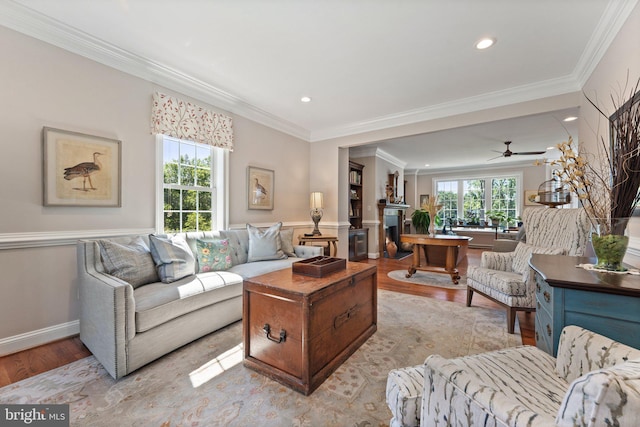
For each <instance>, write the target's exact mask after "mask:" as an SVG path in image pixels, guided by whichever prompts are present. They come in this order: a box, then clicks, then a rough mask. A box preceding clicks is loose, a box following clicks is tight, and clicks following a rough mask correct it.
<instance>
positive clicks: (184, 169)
mask: <svg viewBox="0 0 640 427" xmlns="http://www.w3.org/2000/svg"><path fill="white" fill-rule="evenodd" d="M194 173H195V168H194V167H193V166H185V165H184V164H183V165H181V168H180V184H181V185H189V186H192V185H194V184H195V182H194Z"/></svg>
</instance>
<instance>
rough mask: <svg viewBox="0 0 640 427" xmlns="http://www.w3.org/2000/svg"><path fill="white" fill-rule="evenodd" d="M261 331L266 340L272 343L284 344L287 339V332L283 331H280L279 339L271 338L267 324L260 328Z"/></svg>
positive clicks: (269, 327)
mask: <svg viewBox="0 0 640 427" xmlns="http://www.w3.org/2000/svg"><path fill="white" fill-rule="evenodd" d="M262 330H263V331H264V333H265V335H266V337H267V339H268V340H269V341H273V342H274V343H277V344H280V343H281V342H284V341H286V339H287V331H285V330H284V329H280V339H275V338H274V337H272V336H271V326H269V324H268V323H265V324H264V326H263V327H262Z"/></svg>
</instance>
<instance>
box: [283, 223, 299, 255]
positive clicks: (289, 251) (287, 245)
mask: <svg viewBox="0 0 640 427" xmlns="http://www.w3.org/2000/svg"><path fill="white" fill-rule="evenodd" d="M280 245H281V246H282V252H284V253H285V255H287V256H296V253H295V251H294V250H293V228H287V229H286V230H280Z"/></svg>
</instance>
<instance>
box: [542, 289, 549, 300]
mask: <svg viewBox="0 0 640 427" xmlns="http://www.w3.org/2000/svg"><path fill="white" fill-rule="evenodd" d="M542 295H544V300H545V301H546V302H551V294H550V293H549V292H547V291H544V293H543V294H542Z"/></svg>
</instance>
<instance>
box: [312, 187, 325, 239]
mask: <svg viewBox="0 0 640 427" xmlns="http://www.w3.org/2000/svg"><path fill="white" fill-rule="evenodd" d="M310 206H311V212H310V213H311V219H312V220H313V224H314V228H313V235H314V236H321V235H322V233H320V230H319V229H318V223H319V222H320V219H322V209H323V208H324V195H323V194H322V193H321V192H319V191H314V192H313V193H311V201H310Z"/></svg>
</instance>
